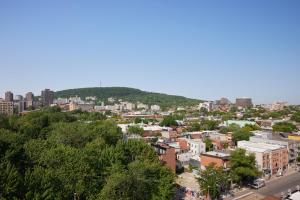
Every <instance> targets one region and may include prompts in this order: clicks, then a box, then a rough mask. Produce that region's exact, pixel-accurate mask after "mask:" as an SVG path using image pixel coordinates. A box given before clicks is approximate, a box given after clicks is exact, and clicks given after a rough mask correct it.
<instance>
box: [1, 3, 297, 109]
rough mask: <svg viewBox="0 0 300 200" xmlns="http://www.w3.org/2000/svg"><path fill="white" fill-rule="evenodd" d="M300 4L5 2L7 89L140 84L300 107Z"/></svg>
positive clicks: (3, 60) (18, 91) (211, 97)
mask: <svg viewBox="0 0 300 200" xmlns="http://www.w3.org/2000/svg"><path fill="white" fill-rule="evenodd" d="M299 9H300V1H296V0H294V1H293V0H291V1H281V0H267V1H260V0H253V1H238V0H229V1H218V2H217V1H196V0H191V1H188V2H182V1H177V0H175V1H168V0H167V1H159V0H154V1H135V0H129V1H114V0H113V1H89V2H84V1H56V0H55V1H43V2H41V1H26V2H25V1H5V0H4V1H1V2H0V27H1V31H0V44H1V45H0V69H1V72H0V73H1V78H0V80H1V82H0V97H4V92H5V91H8V90H10V91H12V92H14V94H21V95H24V94H25V93H26V92H29V91H32V92H34V93H35V95H40V91H41V90H43V89H45V88H50V89H52V90H55V91H57V90H62V89H72V88H83V87H97V86H99V84H100V81H101V82H102V86H103V87H107V86H119V87H131V88H137V89H141V90H144V91H151V92H159V93H166V94H174V95H180V96H185V97H189V98H196V99H204V100H216V99H219V98H221V97H226V98H228V99H230V100H231V101H234V100H235V98H236V97H244V96H247V97H251V98H252V99H253V101H254V103H256V104H260V103H272V102H274V101H287V102H289V103H290V104H300V92H299V80H298V79H299V75H300V56H299V55H300V26H299V24H300V12H299Z"/></svg>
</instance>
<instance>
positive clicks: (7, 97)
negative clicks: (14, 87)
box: [5, 91, 14, 102]
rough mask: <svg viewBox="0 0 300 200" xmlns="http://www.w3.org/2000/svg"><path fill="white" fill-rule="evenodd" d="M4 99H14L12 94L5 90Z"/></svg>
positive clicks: (10, 100)
mask: <svg viewBox="0 0 300 200" xmlns="http://www.w3.org/2000/svg"><path fill="white" fill-rule="evenodd" d="M5 101H9V102H12V101H14V94H13V93H12V92H11V91H7V92H5Z"/></svg>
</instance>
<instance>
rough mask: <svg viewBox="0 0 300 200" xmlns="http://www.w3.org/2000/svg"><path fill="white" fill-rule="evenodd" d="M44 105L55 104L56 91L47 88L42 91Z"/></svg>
mask: <svg viewBox="0 0 300 200" xmlns="http://www.w3.org/2000/svg"><path fill="white" fill-rule="evenodd" d="M41 96H42V105H43V106H50V105H51V104H53V100H54V92H53V91H51V90H50V89H45V90H43V91H42V94H41Z"/></svg>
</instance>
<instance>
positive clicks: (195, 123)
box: [187, 122, 201, 132]
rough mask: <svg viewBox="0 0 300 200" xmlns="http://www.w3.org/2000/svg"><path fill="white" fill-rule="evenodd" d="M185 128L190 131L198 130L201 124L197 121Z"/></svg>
mask: <svg viewBox="0 0 300 200" xmlns="http://www.w3.org/2000/svg"><path fill="white" fill-rule="evenodd" d="M187 130H188V131H191V132H193V131H200V130H201V125H200V123H198V122H193V123H191V124H190V125H189V126H188V128H187Z"/></svg>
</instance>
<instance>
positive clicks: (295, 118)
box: [291, 112, 300, 122]
mask: <svg viewBox="0 0 300 200" xmlns="http://www.w3.org/2000/svg"><path fill="white" fill-rule="evenodd" d="M291 120H293V121H295V122H300V112H295V113H294V114H293V115H292V117H291Z"/></svg>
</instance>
